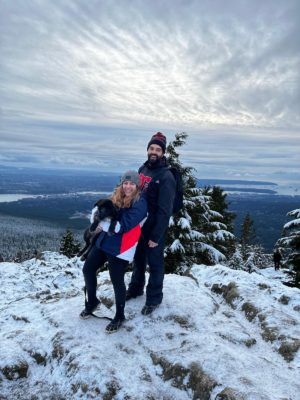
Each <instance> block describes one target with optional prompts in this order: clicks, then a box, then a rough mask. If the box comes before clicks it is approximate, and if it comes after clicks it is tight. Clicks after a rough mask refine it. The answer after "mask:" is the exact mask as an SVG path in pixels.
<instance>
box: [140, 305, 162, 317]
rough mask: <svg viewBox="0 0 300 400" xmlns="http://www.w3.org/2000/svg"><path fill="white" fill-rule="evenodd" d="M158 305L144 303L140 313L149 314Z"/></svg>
mask: <svg viewBox="0 0 300 400" xmlns="http://www.w3.org/2000/svg"><path fill="white" fill-rule="evenodd" d="M158 307H159V304H156V305H152V306H147V305H144V307H143V308H142V311H141V313H142V314H143V315H150V314H152V313H153V311H154V310H156V309H157V308H158Z"/></svg>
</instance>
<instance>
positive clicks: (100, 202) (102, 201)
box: [94, 199, 107, 208]
mask: <svg viewBox="0 0 300 400" xmlns="http://www.w3.org/2000/svg"><path fill="white" fill-rule="evenodd" d="M106 201H107V199H100V200H98V201H97V203H95V204H94V207H98V208H100V207H102V206H103V205H104V204H105V202H106Z"/></svg>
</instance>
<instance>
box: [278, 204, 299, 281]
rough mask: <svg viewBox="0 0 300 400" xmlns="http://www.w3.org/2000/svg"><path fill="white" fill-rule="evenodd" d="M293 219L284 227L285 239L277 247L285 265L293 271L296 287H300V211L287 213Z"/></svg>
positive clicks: (281, 239)
mask: <svg viewBox="0 0 300 400" xmlns="http://www.w3.org/2000/svg"><path fill="white" fill-rule="evenodd" d="M287 215H288V216H289V217H292V218H293V219H292V220H291V221H289V222H287V223H286V224H285V225H284V227H283V237H282V238H280V239H279V240H278V241H277V243H276V245H275V247H276V248H280V250H281V253H282V254H283V257H284V260H283V264H284V265H285V266H286V267H288V268H290V269H292V271H293V273H294V280H295V284H296V285H300V209H296V210H293V211H290V212H288V213H287Z"/></svg>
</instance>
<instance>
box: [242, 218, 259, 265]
mask: <svg viewBox="0 0 300 400" xmlns="http://www.w3.org/2000/svg"><path fill="white" fill-rule="evenodd" d="M255 238H256V233H255V228H254V221H253V219H252V218H251V216H250V214H249V213H247V214H246V215H245V218H244V220H243V222H242V228H241V239H240V243H241V252H242V256H243V259H244V261H246V260H247V259H248V257H249V254H248V253H249V251H250V245H253V244H254V241H255ZM250 252H251V251H250Z"/></svg>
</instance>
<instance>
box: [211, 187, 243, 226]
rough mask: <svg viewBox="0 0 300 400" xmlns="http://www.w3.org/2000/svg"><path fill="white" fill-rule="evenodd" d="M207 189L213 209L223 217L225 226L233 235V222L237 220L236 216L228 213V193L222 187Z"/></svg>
mask: <svg viewBox="0 0 300 400" xmlns="http://www.w3.org/2000/svg"><path fill="white" fill-rule="evenodd" d="M205 189H206V190H207V192H208V193H209V195H210V196H211V199H212V203H211V209H212V210H214V211H217V212H218V213H219V214H221V215H222V222H223V224H225V225H226V227H227V230H228V231H229V232H231V233H233V231H234V229H233V220H234V219H235V217H236V214H235V213H233V212H231V211H228V203H227V200H226V198H227V193H225V192H224V189H222V188H221V187H220V186H213V187H210V186H208V187H207V188H205Z"/></svg>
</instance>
